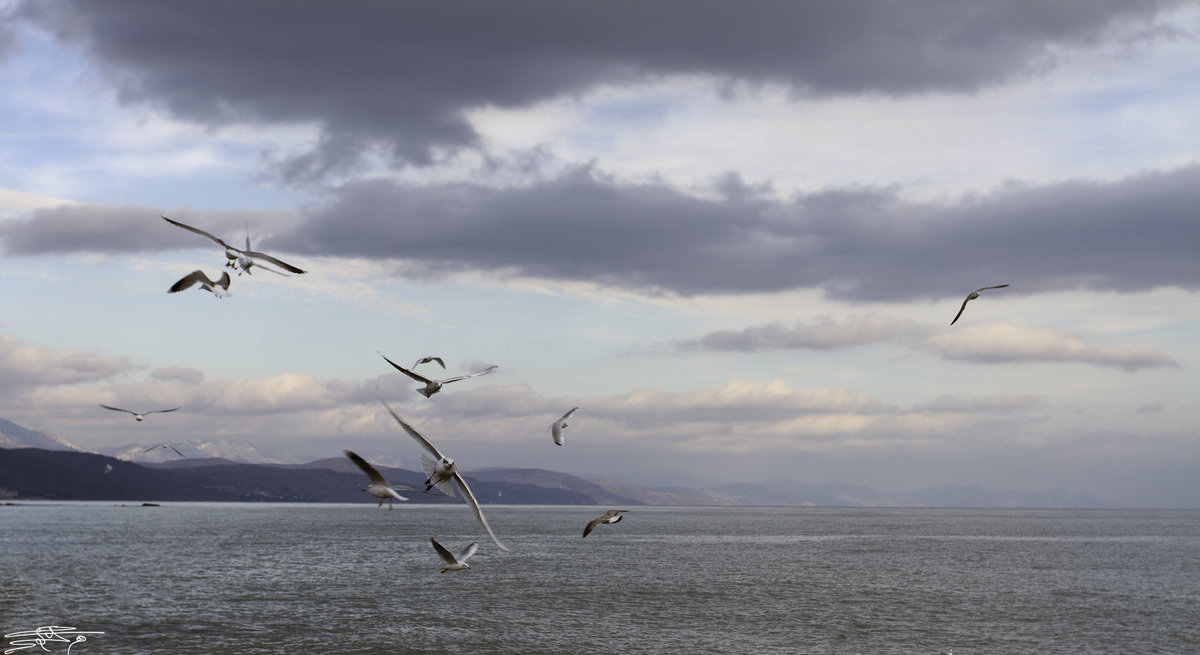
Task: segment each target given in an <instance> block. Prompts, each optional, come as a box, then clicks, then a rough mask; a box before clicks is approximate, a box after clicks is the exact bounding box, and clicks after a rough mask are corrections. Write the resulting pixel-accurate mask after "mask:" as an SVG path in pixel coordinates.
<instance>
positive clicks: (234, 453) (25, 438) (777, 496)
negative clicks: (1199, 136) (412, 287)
mask: <svg viewBox="0 0 1200 655" xmlns="http://www.w3.org/2000/svg"><path fill="white" fill-rule="evenodd" d="M197 443H198V444H199V445H192V444H191V443H190V442H182V443H180V444H175V445H176V446H177V447H179V448H180V450H181V451H183V452H184V454H185V456H187V457H185V458H183V459H181V458H179V457H178V455H176V454H175V453H173V452H168V451H167V450H166V449H155V450H152V451H150V452H149V453H143V452H142V451H144V450H145V448H147V447H148V446H149V445H152V444H130V445H126V446H121V447H116V448H106V449H104V450H105V451H108V452H109V453H111V454H101V453H89V452H84V451H83V450H82V449H80V448H78V447H76V446H74V445H73V444H70V443H69V442H66V441H64V440H62V439H57V438H55V437H51V436H49V435H46V434H43V433H41V432H37V431H34V430H29V429H27V428H23V427H21V426H19V425H17V424H15V423H12V422H11V421H6V420H4V419H0V498H5V499H58V500H123V501H143V502H149V501H268V502H375V499H374V498H373V497H371V496H369V495H368V494H366V493H364V492H363V491H362V489H363V487H365V486H366V483H367V480H366V476H365V475H363V473H362V472H361V471H359V470H358V468H357V467H356V466H354V464H353V463H352V462H350V461H349V460H348V459H346V458H344V457H334V458H327V459H321V460H317V461H313V462H307V463H303V464H296V463H281V462H277V461H275V462H271V461H262V459H265V458H263V456H262V455H261V453H258V451H257V450H256V449H254V448H253V447H251V446H239V445H237V444H228V443H226V442H197ZM204 445H207V446H208V447H207V448H204V447H201V446H204ZM213 452H223V453H226V455H225V456H211V454H210V453H213ZM112 454H115V455H118V456H116V457H114V456H112ZM151 455H153V456H154V457H153V458H151V457H149V456H151ZM168 455H169V457H166V456H168ZM192 455H200V456H199V457H193V456H192ZM134 456H137V458H138V460H139V463H134V462H130V461H128V460H129V459H132V458H133V457H134ZM245 456H250V457H258V458H261V459H260V460H259V461H257V462H252V463H251V462H245V461H233V460H234V459H235V458H236V459H241V458H243V457H245ZM150 459H155V460H158V461H153V462H152V461H149V460H150ZM372 461H375V460H372ZM376 468H378V469H379V471H380V472H381V473H382V474H383V475H384V476H385V477H387V479H388V481H389V482H391V483H392V484H393V486H396V485H407V486H409V487H414V488H423V486H424V485H423V482H424V479H425V475H424V474H422V473H420V472H417V471H409V470H405V469H401V468H394V467H388V466H383V465H382V463H381V462H378V461H376ZM465 476H466V477H467V479H468V480H469V482H470V484H471V488H472V490H473V491H474V492H475V495H476V496H477V497H478V498H479V500H480V502H482V503H503V504H514V505H524V504H529V505H604V506H613V507H616V506H639V505H660V506H701V505H706V506H751V505H757V506H840V507H863V506H872V507H901V506H907V507H1043V508H1056V507H1072V508H1086V507H1106V506H1107V503H1105V502H1104V501H1102V500H1099V499H1097V498H1092V497H1089V496H1083V495H1078V494H1072V493H1070V492H1068V491H1065V490H1061V489H1058V490H1052V491H1047V492H1021V491H997V490H992V489H985V488H982V487H976V486H968V485H942V486H937V487H930V488H928V489H922V490H919V491H914V492H904V493H897V492H881V491H877V490H874V489H871V488H868V487H863V486H857V485H848V484H824V485H814V484H805V483H800V482H794V481H790V480H767V481H763V482H758V483H740V484H716V485H709V486H705V487H703V488H692V487H687V486H670V487H642V486H637V485H632V484H626V483H622V482H617V481H614V480H606V479H585V478H582V477H579V476H575V475H570V474H567V473H561V472H557V471H548V470H545V469H531V468H484V469H479V470H475V471H468V472H466V473H465ZM401 493H403V494H404V495H405V496H407V497H408V498H409V499H410V500H409V502H412V503H441V502H462V501H461V500H460V499H456V498H448V497H446V496H442V495H437V494H425V493H423V492H418V491H413V492H401Z"/></svg>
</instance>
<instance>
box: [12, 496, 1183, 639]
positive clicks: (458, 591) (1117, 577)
mask: <svg viewBox="0 0 1200 655" xmlns="http://www.w3.org/2000/svg"><path fill="white" fill-rule="evenodd" d="M372 500H373V499H372ZM607 509H609V508H608V507H547V506H505V505H486V506H484V510H485V513H486V515H487V517H488V521H489V523H490V524H491V525H492V527H493V528H494V529H495V531H496V533H497V534H498V536H499V537H500V539H501V541H503V542H504V543H505V545H506V546H508V547H509V548H510V549H511V550H510V551H508V552H504V551H501V550H500V549H499V548H497V547H496V545H495V544H494V543H493V542H492V541H491V540H490V539H489V538H488V536H487V534H486V533H485V532H484V531H483V529H482V528H481V527H480V525H479V524H478V523H477V522H476V520H475V518H474V516H473V514H472V513H471V512H470V510H469V509H468V508H467V507H466V506H465V505H464V506H448V505H420V506H417V505H411V506H407V505H403V504H401V503H397V504H396V507H395V509H394V510H388V509H387V507H386V505H385V506H384V507H382V508H381V507H377V506H376V505H375V503H374V502H370V501H367V502H363V503H361V504H273V503H162V504H161V505H159V506H143V505H142V504H141V503H137V502H131V503H114V502H49V501H28V502H24V501H22V502H18V503H16V504H6V505H0V632H3V634H4V641H3V643H0V648H2V649H3V653H6V654H11V653H22V654H29V655H41V654H42V653H45V652H51V653H61V654H68V655H69V654H74V655H100V654H112V655H117V654H121V655H135V654H139V653H205V654H221V653H230V654H233V653H237V654H239V655H241V654H253V653H297V654H300V653H337V654H347V653H454V654H456V655H462V654H473V653H512V654H518V653H521V654H527V653H621V654H638V653H681V654H692V653H721V654H730V653H746V654H756V655H762V654H769V653H789V654H790V653H837V654H842V653H845V654H852V653H863V654H875V653H917V654H921V653H928V654H936V653H942V654H945V653H953V654H954V655H973V654H976V653H997V654H1007V655H1012V654H1019V653H1037V654H1039V655H1046V654H1085V653H1113V654H1121V655H1133V654H1138V653H1168V654H1180V655H1187V654H1197V653H1200V511H1181V510H1030V509H1012V510H996V509H908V508H879V509H872V508H795V507H789V508H781V507H720V508H715V507H704V508H696V507H615V508H613V509H627V510H629V511H628V512H627V513H626V514H625V515H624V516H625V518H624V520H623V521H621V522H620V523H616V524H611V525H600V526H599V527H597V528H596V530H595V531H594V532H593V533H592V534H590V535H589V536H588V537H587V538H583V537H582V533H583V527H584V525H585V524H586V523H587V522H588V521H589V520H591V519H592V518H596V517H598V516H600V515H601V514H603V513H604V511H605V510H607ZM431 537H433V538H436V539H437V540H438V541H439V542H441V543H442V544H444V545H445V546H447V547H448V548H449V549H450V550H452V551H454V552H456V553H457V552H459V551H461V550H462V549H463V548H464V547H465V546H467V545H468V544H469V543H471V542H478V543H479V550H478V552H477V554H476V555H475V556H474V557H473V558H472V559H471V560H470V561H469V563H470V565H471V568H470V570H466V571H451V572H447V573H441V572H440V570H441V566H442V561H441V560H440V559H439V557H438V555H437V554H436V552H435V551H434V549H433V547H432V546H431V544H430V538H431ZM39 629H41V630H40V632H39ZM39 640H40V641H39Z"/></svg>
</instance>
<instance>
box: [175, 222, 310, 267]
mask: <svg viewBox="0 0 1200 655" xmlns="http://www.w3.org/2000/svg"><path fill="white" fill-rule="evenodd" d="M160 216H162V215H161V214H160ZM162 219H163V220H164V221H166V222H168V223H170V224H171V225H178V226H179V227H181V228H183V229H185V230H187V231H189V232H195V233H196V234H199V235H200V236H202V237H206V238H208V239H209V240H211V241H213V242H214V243H216V244H217V245H219V246H221V247H222V248H224V249H225V259H226V261H225V266H226V268H234V269H239V270H238V275H241V274H242V273H249V272H250V268H251V267H253V266H259V267H261V268H265V269H267V270H268V271H271V272H273V273H279V271H276V270H273V269H271V268H270V267H268V266H263V265H262V263H260V262H259V261H257V260H260V259H261V260H263V261H267V262H270V263H272V264H274V265H275V266H278V267H279V268H282V269H284V270H285V271H288V272H290V273H298V274H303V273H304V271H303V270H301V269H299V268H296V267H295V266H292V265H291V264H289V263H287V262H285V261H283V260H280V259H276V258H274V257H272V256H270V255H268V254H266V253H261V252H255V251H253V250H251V249H250V233H249V232H247V233H246V249H245V250H240V249H238V248H234V247H233V246H231V245H229V244H228V243H225V242H224V241H222V240H221V239H218V238H217V237H215V236H213V235H211V234H209V233H208V232H205V231H204V230H201V229H200V228H198V227H192V226H191V225H184V224H183V223H180V222H179V221H173V220H171V219H169V218H167V217H166V216H162ZM281 275H282V273H281Z"/></svg>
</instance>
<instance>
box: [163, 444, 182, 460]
mask: <svg viewBox="0 0 1200 655" xmlns="http://www.w3.org/2000/svg"><path fill="white" fill-rule="evenodd" d="M164 445H165V446H167V447H168V448H170V449H171V450H174V451H175V454H176V455H179V456H180V457H183V453H181V452H179V449H178V448H176V447H175V446H172V445H171V444H164Z"/></svg>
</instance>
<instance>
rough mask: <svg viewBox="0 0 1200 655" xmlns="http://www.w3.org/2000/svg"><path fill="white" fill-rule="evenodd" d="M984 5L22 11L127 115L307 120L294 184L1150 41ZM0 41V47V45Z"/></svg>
mask: <svg viewBox="0 0 1200 655" xmlns="http://www.w3.org/2000/svg"><path fill="white" fill-rule="evenodd" d="M1174 4H1177V3H1174V2H1169V1H1164V2H1159V3H1155V2H1138V3H1131V2H1126V1H1124V0H1058V1H1056V2H1027V1H1025V0H991V1H988V2H958V1H927V2H893V1H889V0H875V1H866V0H864V1H862V2H822V3H817V2H787V1H780V2H725V1H724V0H671V1H668V0H663V1H659V2H635V1H631V0H626V1H616V2H600V3H580V2H560V1H558V0H535V1H522V2H492V1H491V0H476V1H459V2H423V3H412V2H390V1H389V2H384V1H377V2H355V3H349V4H347V3H333V2H324V1H320V2H316V1H312V2H305V1H293V2H286V3H283V2H243V1H234V0H226V1H214V2H162V1H160V0H133V1H126V2H120V3H97V2H72V1H69V0H62V1H60V2H26V3H25V4H24V5H23V6H22V7H21V15H22V17H23V18H25V19H27V20H31V21H33V22H34V23H35V24H38V25H40V26H42V27H44V28H46V29H48V30H50V31H51V32H53V33H54V34H56V35H57V36H58V37H59V38H61V39H63V40H65V41H68V42H72V43H78V44H80V45H82V46H83V47H84V48H85V49H86V50H87V51H88V52H89V53H90V54H91V55H92V56H93V57H95V58H96V59H97V60H98V61H99V62H100V64H101V66H102V67H103V68H104V70H105V71H106V72H107V73H108V75H109V77H110V78H111V80H112V81H113V83H114V84H116V85H117V88H118V89H119V93H120V97H121V99H122V100H124V101H126V102H144V103H149V104H152V105H157V106H162V107H165V108H166V109H168V110H169V111H170V112H171V113H172V114H173V115H175V116H177V117H181V118H185V119H190V120H194V121H197V122H199V123H202V124H207V125H220V124H225V123H228V122H238V121H246V122H251V123H253V122H264V123H287V122H307V121H312V122H315V123H316V124H318V125H320V126H321V128H322V137H321V139H320V143H319V145H318V146H317V148H316V149H315V150H314V151H313V152H311V153H308V154H306V155H302V156H300V157H297V158H296V159H293V160H288V161H283V162H279V164H280V167H281V170H282V171H283V172H284V174H286V175H290V176H293V177H309V176H319V175H321V174H323V173H325V172H329V171H331V170H340V169H343V168H345V167H347V166H351V165H352V164H353V162H354V161H355V160H356V159H357V157H359V156H360V155H361V154H362V152H363V151H364V150H366V149H374V148H384V149H386V150H390V152H391V154H392V155H393V156H394V157H395V158H396V159H397V160H399V161H406V162H412V163H418V164H420V163H426V162H429V161H430V160H431V158H433V157H434V156H435V153H436V152H437V151H438V149H446V150H453V149H455V148H460V147H472V146H475V145H477V134H476V133H475V131H474V130H473V128H472V127H471V126H470V124H469V123H468V122H467V121H466V119H465V117H464V115H465V114H464V113H465V112H466V111H468V110H470V109H473V108H477V107H482V106H500V107H517V106H527V105H530V104H532V103H536V102H538V101H542V100H546V99H549V98H553V97H558V96H562V95H565V94H571V93H577V92H581V91H585V90H587V89H590V88H593V87H595V86H597V85H600V84H605V83H623V82H629V81H644V80H648V79H653V78H655V77H657V76H662V75H672V74H700V75H710V76H712V77H714V78H715V79H717V80H719V81H721V83H723V84H728V83H739V82H746V83H750V84H756V83H764V82H766V83H779V84H784V85H787V86H789V87H791V88H792V89H793V90H794V91H795V92H796V93H799V94H859V93H881V94H889V95H905V94H913V93H924V92H930V91H950V92H971V91H974V90H977V89H979V88H981V87H984V86H987V85H990V84H996V83H1000V82H1004V81H1006V80H1009V79H1012V78H1014V77H1015V76H1019V75H1025V74H1029V73H1031V72H1036V71H1038V70H1043V69H1045V68H1046V67H1049V66H1052V65H1053V64H1054V56H1055V55H1054V53H1055V52H1061V51H1063V50H1064V49H1070V48H1072V47H1078V46H1083V47H1087V46H1090V45H1095V44H1097V43H1100V42H1102V41H1111V40H1113V39H1126V40H1137V39H1145V38H1153V36H1154V35H1155V32H1156V30H1154V29H1152V28H1150V29H1148V27H1150V26H1152V25H1153V23H1154V19H1155V18H1156V16H1157V15H1158V13H1159V11H1160V10H1161V8H1162V7H1165V6H1170V5H1174ZM0 40H2V39H0Z"/></svg>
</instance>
